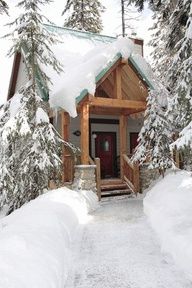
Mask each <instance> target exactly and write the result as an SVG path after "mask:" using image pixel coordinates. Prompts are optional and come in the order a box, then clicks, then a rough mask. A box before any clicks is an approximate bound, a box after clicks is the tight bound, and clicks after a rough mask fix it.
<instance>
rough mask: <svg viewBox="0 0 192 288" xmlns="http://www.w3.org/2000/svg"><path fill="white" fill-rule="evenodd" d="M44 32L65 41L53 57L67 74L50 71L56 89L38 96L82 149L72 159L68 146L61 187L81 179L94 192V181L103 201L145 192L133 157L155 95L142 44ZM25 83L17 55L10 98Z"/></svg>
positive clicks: (85, 34)
mask: <svg viewBox="0 0 192 288" xmlns="http://www.w3.org/2000/svg"><path fill="white" fill-rule="evenodd" d="M46 27H47V29H48V30H49V31H52V32H54V33H57V34H58V35H59V36H60V37H62V40H63V41H62V43H60V44H57V45H55V47H53V52H54V53H55V56H56V57H57V59H58V60H59V61H60V62H61V63H62V64H63V70H64V72H62V73H61V74H60V75H56V73H55V72H54V71H51V70H50V69H49V68H47V67H45V72H46V73H48V75H49V77H50V78H51V81H52V86H51V87H50V93H49V94H48V93H46V91H45V89H43V90H42V89H41V87H40V90H41V91H40V92H41V94H42V98H43V99H44V100H45V101H48V99H49V102H50V105H51V108H52V109H51V112H50V118H51V121H52V122H53V125H54V126H55V127H56V129H57V130H58V132H59V133H60V134H61V135H62V137H63V139H64V140H66V141H69V142H71V143H73V144H74V145H75V146H77V147H79V148H80V151H81V152H80V155H79V157H76V158H75V157H73V155H71V153H70V152H69V150H68V149H67V148H64V153H63V184H64V185H65V184H69V183H80V181H79V179H80V178H81V185H82V183H83V181H84V182H86V181H87V182H88V187H87V189H88V188H89V189H90V188H91V187H92V186H91V185H92V184H93V183H92V184H91V183H90V181H92V182H95V184H93V185H96V187H95V188H96V189H97V193H98V195H99V198H100V197H101V195H104V194H106V193H107V192H108V191H116V192H117V191H121V192H122V191H124V192H125V193H127V192H130V191H134V192H135V193H137V192H140V191H141V188H142V179H141V170H140V169H139V167H138V166H137V165H136V164H132V163H131V161H130V157H131V155H132V153H133V151H134V148H135V147H136V145H137V138H138V133H139V131H140V129H141V127H142V123H143V115H144V113H143V112H144V111H145V108H146V98H147V95H148V91H149V89H154V87H153V77H152V72H151V69H150V67H149V65H148V64H147V63H146V62H145V60H144V58H143V40H141V39H132V38H131V39H124V38H122V39H116V38H114V37H109V36H104V35H98V34H94V33H88V32H82V31H77V30H73V29H68V28H63V27H57V26H53V25H46ZM37 76H38V75H37ZM26 81H27V73H26V69H25V62H24V58H23V56H22V55H21V54H19V53H18V54H16V55H15V58H14V63H13V70H12V76H11V81H10V86H9V92H8V99H10V98H11V97H12V96H13V95H14V93H15V92H16V91H17V90H18V89H19V88H20V87H21V86H22V85H23V84H25V83H26ZM40 86H43V83H42V85H40ZM77 158H78V161H77ZM75 159H76V160H75ZM77 164H78V165H77ZM86 171H87V172H86ZM90 171H93V175H92V174H91V172H90ZM142 175H143V173H142ZM94 177H96V178H94ZM143 177H144V178H145V176H143ZM86 179H87V180H86ZM94 179H96V181H94ZM78 185H79V184H78ZM83 188H85V189H86V185H85V186H84V187H83ZM105 192H106V193H105Z"/></svg>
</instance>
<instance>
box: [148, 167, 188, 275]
mask: <svg viewBox="0 0 192 288" xmlns="http://www.w3.org/2000/svg"><path fill="white" fill-rule="evenodd" d="M144 211H145V213H146V215H147V216H148V217H149V220H150V222H151V225H152V227H153V229H154V230H155V231H156V232H157V234H158V236H159V239H160V242H161V247H162V250H163V252H166V253H169V254H171V256H172V257H173V259H174V261H175V263H176V264H177V265H178V266H179V267H180V268H181V269H182V270H183V271H184V272H185V273H186V275H187V276H188V278H189V279H191V280H192V269H191V265H192V264H191V263H192V176H191V174H190V173H189V172H186V171H177V172H176V173H174V172H173V173H169V174H168V175H167V176H165V178H164V179H162V180H161V181H159V182H158V183H157V184H156V185H155V186H154V187H153V188H152V189H151V190H150V191H149V192H148V193H147V195H146V197H145V199H144Z"/></svg>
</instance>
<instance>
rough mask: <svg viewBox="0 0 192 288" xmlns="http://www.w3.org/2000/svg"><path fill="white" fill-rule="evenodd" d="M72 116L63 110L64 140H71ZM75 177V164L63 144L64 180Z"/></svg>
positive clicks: (67, 180) (62, 133)
mask: <svg viewBox="0 0 192 288" xmlns="http://www.w3.org/2000/svg"><path fill="white" fill-rule="evenodd" d="M69 124H70V116H69V114H68V113H67V112H63V111H62V112H61V136H62V139H63V140H64V141H67V142H68V141H69ZM72 178H73V164H72V159H71V155H70V154H69V151H67V149H66V148H65V147H64V146H63V173H62V181H63V182H70V181H72Z"/></svg>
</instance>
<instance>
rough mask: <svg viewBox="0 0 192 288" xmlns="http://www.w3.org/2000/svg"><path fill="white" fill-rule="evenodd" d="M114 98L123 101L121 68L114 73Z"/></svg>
mask: <svg viewBox="0 0 192 288" xmlns="http://www.w3.org/2000/svg"><path fill="white" fill-rule="evenodd" d="M114 78H115V79H114V83H115V85H114V94H115V95H114V98H116V99H122V87H121V67H120V66H118V67H117V68H116V69H115V71H114Z"/></svg>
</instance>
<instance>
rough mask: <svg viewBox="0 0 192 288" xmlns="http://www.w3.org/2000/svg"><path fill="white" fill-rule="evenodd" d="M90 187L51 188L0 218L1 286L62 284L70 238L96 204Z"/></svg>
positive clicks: (56, 286) (20, 287) (34, 287)
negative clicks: (86, 188)
mask: <svg viewBox="0 0 192 288" xmlns="http://www.w3.org/2000/svg"><path fill="white" fill-rule="evenodd" d="M97 205H98V203H97V197H96V195H95V194H94V193H93V192H91V191H81V192H76V191H72V190H70V189H68V188H60V189H57V190H52V191H50V192H48V193H46V194H43V195H41V196H39V197H38V198H37V199H35V200H33V201H31V202H29V203H28V204H26V205H24V206H23V207H22V208H20V209H18V210H16V211H15V212H13V213H12V214H11V215H9V216H7V217H5V218H2V219H1V220H0V287H2V288H8V287H9V288H10V287H14V288H26V287H30V288H37V287H38V288H40V287H41V288H49V287H51V288H63V287H64V283H65V281H66V278H67V274H68V269H69V267H70V255H71V251H70V249H71V248H70V242H71V240H72V237H74V236H75V234H76V233H75V231H76V229H77V227H78V224H79V223H85V221H87V220H88V216H87V213H88V212H90V211H91V210H94V209H96V208H97Z"/></svg>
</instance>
